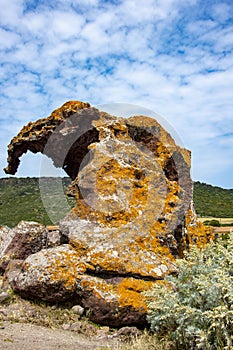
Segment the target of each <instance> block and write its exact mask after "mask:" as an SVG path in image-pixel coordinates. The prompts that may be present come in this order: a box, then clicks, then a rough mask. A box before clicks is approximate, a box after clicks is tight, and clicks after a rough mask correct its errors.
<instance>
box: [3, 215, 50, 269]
mask: <svg viewBox="0 0 233 350" xmlns="http://www.w3.org/2000/svg"><path fill="white" fill-rule="evenodd" d="M0 241H2V244H1V246H0V272H1V271H4V270H5V268H6V266H7V264H8V262H9V261H10V260H12V259H23V260H24V259H26V258H27V257H28V256H29V255H31V254H33V253H36V252H38V251H40V250H41V249H43V248H45V247H46V242H47V230H46V227H45V226H43V225H41V224H38V223H37V222H26V221H21V222H20V223H19V224H18V225H17V226H16V227H15V228H13V229H9V228H7V227H2V228H0Z"/></svg>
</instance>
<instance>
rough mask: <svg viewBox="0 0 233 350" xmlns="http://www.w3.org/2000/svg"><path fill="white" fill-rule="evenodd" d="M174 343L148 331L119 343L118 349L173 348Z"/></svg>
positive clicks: (167, 349)
mask: <svg viewBox="0 0 233 350" xmlns="http://www.w3.org/2000/svg"><path fill="white" fill-rule="evenodd" d="M172 349H174V348H173V347H172V343H171V342H169V341H167V340H163V339H161V340H160V339H159V338H158V337H156V336H155V335H153V334H150V333H149V332H148V331H144V333H143V334H142V335H141V336H139V337H137V338H134V339H132V340H131V341H129V342H127V343H124V344H122V345H119V346H118V348H117V350H172Z"/></svg>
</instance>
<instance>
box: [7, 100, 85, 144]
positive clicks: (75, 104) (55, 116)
mask: <svg viewBox="0 0 233 350" xmlns="http://www.w3.org/2000/svg"><path fill="white" fill-rule="evenodd" d="M88 107H90V104H89V103H85V102H80V101H68V102H66V103H64V104H63V105H62V106H61V107H59V108H57V109H55V110H54V111H53V112H52V113H51V115H50V116H48V117H47V118H42V119H38V120H37V121H36V123H32V122H30V123H28V125H26V126H24V127H23V129H22V130H21V131H20V133H19V134H18V135H17V136H15V137H14V138H13V140H12V143H13V142H14V143H15V142H17V141H18V142H20V141H21V139H24V138H25V137H26V138H28V137H30V134H31V133H32V134H34V131H35V129H36V126H39V125H41V130H37V133H41V134H42V133H43V132H44V130H45V128H46V129H48V130H49V129H50V128H51V132H52V130H53V128H54V127H55V126H56V125H50V123H51V122H52V121H60V122H62V121H63V120H64V119H65V118H64V113H65V112H67V113H68V112H73V113H75V112H77V111H78V110H79V109H83V108H88Z"/></svg>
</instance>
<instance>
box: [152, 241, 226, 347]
mask: <svg viewBox="0 0 233 350" xmlns="http://www.w3.org/2000/svg"><path fill="white" fill-rule="evenodd" d="M177 264H178V268H179V274H178V275H177V276H169V277H167V279H166V283H165V284H164V285H163V284H157V285H156V286H155V287H154V288H153V290H151V291H150V292H147V294H146V296H147V298H148V301H147V303H148V310H149V313H148V321H149V323H150V325H151V330H152V331H154V332H158V333H159V334H160V335H163V336H165V337H168V339H170V340H172V341H173V342H174V344H175V348H176V349H188V350H190V349H202V350H204V349H211V350H212V349H228V350H230V349H233V239H232V237H231V238H230V239H229V240H228V241H227V244H226V241H221V242H220V241H219V242H217V243H211V244H208V245H207V246H206V247H205V248H204V249H202V250H199V249H198V248H196V247H193V248H192V249H191V251H190V252H189V253H187V254H186V256H185V259H180V260H178V261H177Z"/></svg>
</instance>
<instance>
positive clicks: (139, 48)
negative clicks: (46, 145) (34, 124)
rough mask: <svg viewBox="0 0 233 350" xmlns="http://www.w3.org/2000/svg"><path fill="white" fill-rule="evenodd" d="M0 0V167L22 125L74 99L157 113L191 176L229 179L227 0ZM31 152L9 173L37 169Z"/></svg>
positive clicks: (232, 103) (231, 11)
mask: <svg viewBox="0 0 233 350" xmlns="http://www.w3.org/2000/svg"><path fill="white" fill-rule="evenodd" d="M0 6H1V12H0V51H1V53H0V55H1V61H0V62H1V65H0V83H1V90H0V108H1V114H0V130H1V137H0V168H1V169H0V177H4V176H6V175H5V173H4V172H3V170H2V169H3V168H4V167H5V166H6V158H7V153H6V150H7V144H8V143H9V141H10V140H11V138H12V137H13V136H15V134H17V133H18V131H19V130H20V129H21V128H22V126H23V125H25V124H26V123H28V122H29V121H35V120H37V119H39V118H41V117H45V116H48V115H49V114H50V113H51V112H52V110H53V109H55V108H57V107H59V106H60V105H62V104H63V103H64V102H66V101H68V100H73V99H76V100H81V101H88V102H89V103H91V105H93V106H98V105H101V104H111V103H128V104H137V105H139V106H142V107H145V108H148V109H150V110H152V111H154V112H156V113H158V114H159V115H161V116H162V117H163V118H165V119H166V120H167V122H168V123H169V124H171V125H172V127H173V128H174V129H175V130H176V133H177V134H178V135H179V137H180V138H181V139H182V141H183V144H184V145H185V147H187V148H188V149H190V150H191V151H192V177H193V179H194V180H199V181H202V182H206V183H210V184H213V185H216V186H221V187H224V188H233V182H232V178H233V176H232V170H233V169H232V168H233V2H232V0H225V1H224V0H221V1H219V0H212V1H208V0H207V1H203V0H202V1H198V0H145V1H143V2H142V1H141V0H122V1H120V0H114V1H110V0H109V1H101V0H82V1H76V0H74V1H72V0H66V1H59V0H56V1H53V0H52V1H33V0H31V1H26V0H11V1H9V0H0ZM40 159H41V158H40V157H39V156H37V155H33V154H31V155H26V156H24V157H23V158H22V162H21V165H20V168H19V171H18V173H17V176H39V175H40Z"/></svg>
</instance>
